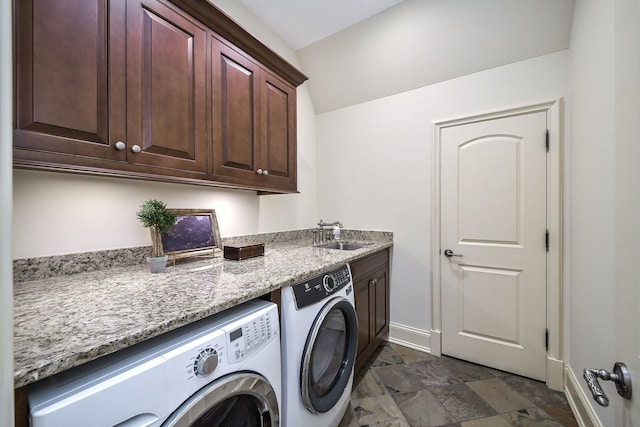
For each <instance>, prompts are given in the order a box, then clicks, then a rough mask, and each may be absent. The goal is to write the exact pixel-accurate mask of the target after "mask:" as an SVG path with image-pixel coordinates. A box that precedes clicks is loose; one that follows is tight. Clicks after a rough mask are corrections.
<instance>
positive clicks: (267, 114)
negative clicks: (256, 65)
mask: <svg viewBox="0 0 640 427" xmlns="http://www.w3.org/2000/svg"><path fill="white" fill-rule="evenodd" d="M262 75H263V76H264V77H263V78H262V79H261V80H260V83H261V85H262V100H263V101H262V108H261V110H262V111H261V118H262V123H261V129H262V131H263V132H262V133H263V144H262V155H261V165H262V167H263V169H264V170H265V171H267V173H268V174H267V175H264V176H263V178H264V180H265V181H266V182H267V184H268V186H269V187H272V188H280V189H283V190H289V191H295V190H296V176H297V173H296V164H297V161H296V160H297V159H296V156H297V154H296V88H295V87H293V86H291V85H290V84H288V83H286V82H285V81H284V80H282V79H279V78H278V77H276V76H275V75H273V74H270V73H267V72H266V71H264V72H263V73H262ZM263 174H264V172H263Z"/></svg>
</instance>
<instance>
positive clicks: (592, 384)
mask: <svg viewBox="0 0 640 427" xmlns="http://www.w3.org/2000/svg"><path fill="white" fill-rule="evenodd" d="M582 376H583V378H584V379H585V381H586V382H587V385H588V386H589V390H590V391H591V394H592V395H593V400H595V401H596V402H597V403H598V405H600V406H609V398H608V397H607V395H606V394H605V392H604V391H603V390H602V387H600V383H599V382H598V378H600V379H601V380H604V381H613V382H614V383H615V385H616V390H617V392H618V394H619V395H620V396H622V397H623V398H624V399H627V400H629V399H631V374H629V370H628V369H627V365H625V364H624V363H622V362H616V363H615V365H613V372H609V371H606V370H604V369H587V368H585V370H584V372H583V374H582Z"/></svg>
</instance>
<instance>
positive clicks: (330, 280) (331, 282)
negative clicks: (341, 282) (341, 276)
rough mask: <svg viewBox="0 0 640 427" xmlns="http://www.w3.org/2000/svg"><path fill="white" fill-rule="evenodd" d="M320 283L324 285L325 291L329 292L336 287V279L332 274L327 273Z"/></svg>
mask: <svg viewBox="0 0 640 427" xmlns="http://www.w3.org/2000/svg"><path fill="white" fill-rule="evenodd" d="M322 284H323V285H324V289H325V290H326V291H327V292H331V291H333V290H334V289H335V288H336V279H335V278H334V277H333V276H331V275H329V274H327V275H326V276H324V278H323V279H322Z"/></svg>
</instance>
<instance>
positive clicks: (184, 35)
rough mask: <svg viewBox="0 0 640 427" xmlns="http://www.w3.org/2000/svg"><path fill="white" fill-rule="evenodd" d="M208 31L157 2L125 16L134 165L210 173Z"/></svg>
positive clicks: (135, 5) (137, 5)
mask: <svg viewBox="0 0 640 427" xmlns="http://www.w3.org/2000/svg"><path fill="white" fill-rule="evenodd" d="M205 43H206V28H205V27H204V26H203V25H202V24H200V23H199V22H198V21H196V20H195V19H193V18H191V17H189V16H188V15H186V14H183V13H180V12H178V10H177V9H174V8H173V7H169V6H168V5H166V4H164V3H162V2H159V1H156V0H142V1H131V2H129V6H128V12H127V139H128V141H127V146H128V147H127V149H128V160H129V162H131V163H136V164H145V165H150V166H157V167H161V168H169V169H177V170H187V171H194V172H202V173H203V174H206V172H207V160H208V153H207V142H206V87H205V76H206V74H205V66H206V64H205V58H206V50H205Z"/></svg>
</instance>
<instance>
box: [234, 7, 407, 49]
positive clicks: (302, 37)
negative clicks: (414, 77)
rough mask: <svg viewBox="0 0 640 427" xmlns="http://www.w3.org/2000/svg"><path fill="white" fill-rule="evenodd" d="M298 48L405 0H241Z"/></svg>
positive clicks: (265, 22) (290, 44) (274, 30)
mask: <svg viewBox="0 0 640 427" xmlns="http://www.w3.org/2000/svg"><path fill="white" fill-rule="evenodd" d="M238 1H239V3H241V4H242V5H243V6H244V7H246V8H247V9H249V10H250V11H251V13H253V15H255V16H256V17H257V18H258V19H260V21H262V22H263V23H264V24H265V25H266V26H268V27H269V28H270V29H271V30H272V31H273V32H274V33H276V34H278V35H279V36H280V37H281V38H282V39H283V40H284V41H285V42H286V43H287V44H288V45H289V46H291V47H292V48H293V49H294V50H298V49H300V48H302V47H305V46H308V45H310V44H312V43H314V42H316V41H318V40H321V39H323V38H325V37H327V36H329V35H331V34H334V33H337V32H338V31H340V30H343V29H345V28H347V27H350V26H352V25H353V24H356V23H358V22H360V21H363V20H365V19H367V18H369V17H370V16H373V15H376V14H377V13H379V12H381V11H383V10H385V9H388V8H390V7H391V6H394V5H396V4H398V3H401V2H402V1H403V0H268V1H266V0H238Z"/></svg>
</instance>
